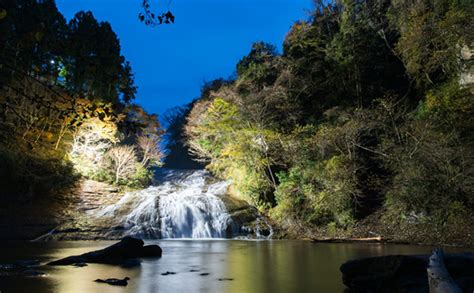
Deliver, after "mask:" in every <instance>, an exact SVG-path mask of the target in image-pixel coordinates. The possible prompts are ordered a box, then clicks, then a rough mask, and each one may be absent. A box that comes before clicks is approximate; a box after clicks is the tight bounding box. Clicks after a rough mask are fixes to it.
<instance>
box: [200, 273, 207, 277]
mask: <svg viewBox="0 0 474 293" xmlns="http://www.w3.org/2000/svg"><path fill="white" fill-rule="evenodd" d="M199 276H209V273H200V274H199Z"/></svg>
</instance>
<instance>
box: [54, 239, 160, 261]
mask: <svg viewBox="0 0 474 293" xmlns="http://www.w3.org/2000/svg"><path fill="white" fill-rule="evenodd" d="M143 245H144V243H143V240H141V239H137V238H133V237H124V238H123V239H122V240H121V241H120V242H118V243H115V244H114V245H111V246H109V247H106V248H104V249H101V250H96V251H92V252H88V253H84V254H81V255H75V256H69V257H66V258H63V259H60V260H56V261H53V262H50V263H48V265H72V264H75V263H107V264H124V263H125V264H127V263H129V260H130V259H134V258H142V257H161V254H162V250H161V248H160V247H159V246H158V245H148V246H143Z"/></svg>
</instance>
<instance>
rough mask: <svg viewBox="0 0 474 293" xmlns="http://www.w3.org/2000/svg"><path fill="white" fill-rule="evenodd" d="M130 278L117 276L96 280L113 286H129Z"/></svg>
mask: <svg viewBox="0 0 474 293" xmlns="http://www.w3.org/2000/svg"><path fill="white" fill-rule="evenodd" d="M128 280H130V278H129V277H125V278H123V279H115V278H110V279H105V280H102V279H97V280H95V281H94V282H97V283H106V284H109V285H112V286H127V285H128Z"/></svg>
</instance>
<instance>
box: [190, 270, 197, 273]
mask: <svg viewBox="0 0 474 293" xmlns="http://www.w3.org/2000/svg"><path fill="white" fill-rule="evenodd" d="M189 272H191V273H196V272H199V270H189Z"/></svg>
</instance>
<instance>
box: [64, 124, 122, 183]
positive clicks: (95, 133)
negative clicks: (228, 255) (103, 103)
mask: <svg viewBox="0 0 474 293" xmlns="http://www.w3.org/2000/svg"><path fill="white" fill-rule="evenodd" d="M117 141H118V139H117V126H116V125H115V123H112V122H105V121H101V120H100V119H98V118H92V119H89V120H87V121H86V122H85V123H84V124H82V125H81V126H80V127H79V129H78V131H77V132H76V134H75V135H74V140H73V144H72V150H71V153H70V157H71V160H72V161H73V163H74V166H75V168H76V170H78V171H79V173H81V174H82V175H89V176H90V175H93V174H94V173H95V172H97V171H98V169H99V167H100V164H101V163H102V158H103V156H104V154H105V152H107V150H108V149H109V148H110V147H111V146H112V145H113V144H114V143H116V142H117Z"/></svg>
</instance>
